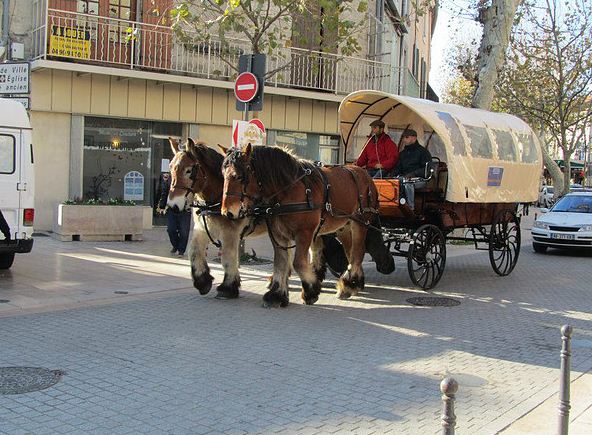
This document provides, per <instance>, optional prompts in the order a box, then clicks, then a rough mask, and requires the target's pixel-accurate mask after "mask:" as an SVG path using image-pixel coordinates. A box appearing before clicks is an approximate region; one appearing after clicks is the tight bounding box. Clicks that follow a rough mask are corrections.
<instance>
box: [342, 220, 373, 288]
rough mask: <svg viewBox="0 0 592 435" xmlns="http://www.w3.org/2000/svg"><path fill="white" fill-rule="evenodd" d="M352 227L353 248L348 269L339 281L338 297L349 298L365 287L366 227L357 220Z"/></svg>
mask: <svg viewBox="0 0 592 435" xmlns="http://www.w3.org/2000/svg"><path fill="white" fill-rule="evenodd" d="M350 228H351V249H350V252H349V266H348V268H347V271H345V272H344V273H343V275H341V277H340V278H339V280H338V281H337V297H338V298H339V299H348V298H349V297H351V296H355V295H356V294H358V292H359V291H360V290H363V289H364V269H363V268H362V261H363V260H364V254H365V252H366V249H365V246H364V245H365V241H366V231H367V229H366V227H365V226H364V225H361V224H359V223H357V222H352V223H351V224H350Z"/></svg>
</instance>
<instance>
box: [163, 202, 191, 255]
mask: <svg viewBox="0 0 592 435" xmlns="http://www.w3.org/2000/svg"><path fill="white" fill-rule="evenodd" d="M166 215H167V233H169V240H170V241H171V245H173V248H174V249H175V250H176V251H179V254H184V253H185V250H186V249H187V241H188V240H189V230H190V227H191V212H190V211H182V212H179V213H175V212H174V211H172V210H171V209H170V208H169V209H168V210H167V213H166Z"/></svg>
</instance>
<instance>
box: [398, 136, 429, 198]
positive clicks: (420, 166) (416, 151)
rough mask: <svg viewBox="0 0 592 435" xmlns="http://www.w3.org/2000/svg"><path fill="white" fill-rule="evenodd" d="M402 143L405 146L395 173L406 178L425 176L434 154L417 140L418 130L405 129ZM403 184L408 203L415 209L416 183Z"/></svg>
mask: <svg viewBox="0 0 592 435" xmlns="http://www.w3.org/2000/svg"><path fill="white" fill-rule="evenodd" d="M401 143H402V144H403V145H404V146H405V148H404V149H403V151H401V154H399V162H398V163H397V166H395V169H394V170H393V175H395V176H398V177H401V178H405V179H409V178H414V177H423V176H424V174H425V167H426V163H428V162H431V161H432V155H431V154H430V152H429V151H428V150H427V149H425V148H424V147H422V146H421V145H420V144H419V142H417V132H416V131H415V130H412V129H407V130H405V131H404V132H403V134H402V135H401ZM403 186H404V188H405V195H406V196H407V203H408V205H409V207H410V208H411V209H412V210H413V209H414V208H415V185H414V184H413V183H403Z"/></svg>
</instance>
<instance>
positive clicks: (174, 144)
mask: <svg viewBox="0 0 592 435" xmlns="http://www.w3.org/2000/svg"><path fill="white" fill-rule="evenodd" d="M169 143H170V144H171V149H172V150H173V154H177V153H178V152H179V141H178V140H177V139H173V138H172V137H170V136H169Z"/></svg>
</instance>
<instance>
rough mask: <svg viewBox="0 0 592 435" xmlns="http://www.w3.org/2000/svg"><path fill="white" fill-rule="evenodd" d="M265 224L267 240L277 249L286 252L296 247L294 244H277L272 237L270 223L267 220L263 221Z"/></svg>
mask: <svg viewBox="0 0 592 435" xmlns="http://www.w3.org/2000/svg"><path fill="white" fill-rule="evenodd" d="M265 223H266V224H267V234H269V239H270V240H271V244H272V245H273V246H274V247H276V248H279V249H283V250H284V251H287V250H288V249H292V248H295V247H296V244H293V245H292V246H282V245H280V244H279V243H278V241H277V240H276V239H275V236H274V235H273V231H272V230H271V222H270V219H269V218H266V219H265Z"/></svg>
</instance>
